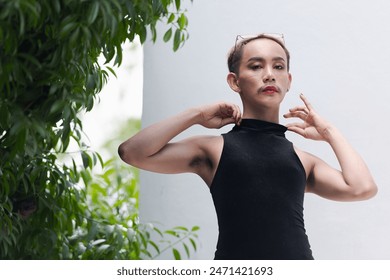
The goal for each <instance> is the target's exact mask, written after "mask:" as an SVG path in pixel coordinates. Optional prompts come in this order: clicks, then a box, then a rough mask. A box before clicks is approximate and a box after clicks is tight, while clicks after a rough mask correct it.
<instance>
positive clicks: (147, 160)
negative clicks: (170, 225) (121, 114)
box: [118, 103, 241, 173]
mask: <svg viewBox="0 0 390 280" xmlns="http://www.w3.org/2000/svg"><path fill="white" fill-rule="evenodd" d="M240 118H241V113H240V110H239V108H238V106H236V105H233V104H228V103H217V104H212V105H206V106H202V107H198V108H191V109H188V110H186V111H184V112H182V113H180V114H178V115H176V116H173V117H170V118H168V119H166V120H163V121H160V122H158V123H155V124H153V125H151V126H149V127H147V128H145V129H143V130H141V131H140V132H139V133H137V134H136V135H135V136H133V137H131V138H129V139H128V140H126V141H125V142H123V143H122V144H121V145H120V146H119V149H118V152H119V155H120V157H121V158H122V160H123V161H125V162H126V163H128V164H131V165H133V166H135V167H138V168H141V169H145V170H149V171H153V172H159V173H183V172H195V173H199V172H198V170H199V162H202V161H203V160H204V162H207V151H206V150H205V146H206V145H207V143H208V140H209V138H210V137H209V136H203V137H202V136H200V137H191V138H187V139H184V140H182V141H179V142H171V140H172V139H173V138H174V137H175V136H177V135H178V134H180V133H181V132H183V131H184V130H186V129H188V128H189V127H191V126H192V125H195V124H200V125H203V126H204V127H207V128H220V127H222V126H224V125H227V124H229V123H239V121H240Z"/></svg>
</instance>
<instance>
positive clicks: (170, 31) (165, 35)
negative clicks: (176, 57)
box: [163, 27, 172, 42]
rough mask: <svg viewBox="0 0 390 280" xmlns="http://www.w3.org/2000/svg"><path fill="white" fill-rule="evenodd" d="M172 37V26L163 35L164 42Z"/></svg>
mask: <svg viewBox="0 0 390 280" xmlns="http://www.w3.org/2000/svg"><path fill="white" fill-rule="evenodd" d="M171 37H172V27H171V28H169V29H168V30H167V31H166V32H165V34H164V37H163V40H164V42H168V41H169V40H170V39H171Z"/></svg>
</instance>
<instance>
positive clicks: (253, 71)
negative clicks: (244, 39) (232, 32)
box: [238, 38, 291, 106]
mask: <svg viewBox="0 0 390 280" xmlns="http://www.w3.org/2000/svg"><path fill="white" fill-rule="evenodd" d="M238 84H239V87H240V94H241V97H242V99H243V101H244V102H250V103H253V102H254V103H256V104H259V102H260V104H259V105H264V106H276V105H279V104H280V103H281V102H282V100H283V98H284V96H285V94H286V92H287V91H288V89H289V88H290V84H291V75H290V73H289V72H288V70H287V55H286V53H285V51H284V50H283V48H282V47H281V46H280V45H279V44H278V43H276V42H274V41H272V40H269V39H264V38H263V39H256V40H253V41H251V42H249V43H248V44H246V45H245V46H244V50H243V55H242V59H241V63H240V66H239V75H238Z"/></svg>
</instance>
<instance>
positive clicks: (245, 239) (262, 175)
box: [118, 34, 377, 260]
mask: <svg viewBox="0 0 390 280" xmlns="http://www.w3.org/2000/svg"><path fill="white" fill-rule="evenodd" d="M289 64H290V54H289V52H288V50H287V49H286V47H285V44H284V41H282V38H280V37H276V36H275V35H270V34H260V35H257V36H252V37H249V38H240V36H238V37H237V40H236V44H235V46H234V47H233V48H232V49H231V51H230V53H229V57H228V67H229V73H228V75H227V82H228V84H229V86H230V87H231V89H232V90H233V91H234V92H236V93H238V94H239V96H240V98H241V100H242V108H243V111H242V113H241V110H240V107H239V106H238V105H236V104H231V103H228V102H219V103H215V104H209V105H204V106H200V107H193V108H190V109H187V110H185V111H184V112H181V113H179V114H177V115H175V116H173V117H170V118H168V119H165V120H162V121H160V122H158V123H155V124H153V125H151V126H149V127H147V128H144V129H142V130H141V131H140V132H139V133H137V134H136V135H134V136H133V137H131V138H130V139H128V140H126V141H125V142H123V143H122V144H121V145H120V146H119V148H118V152H119V155H120V157H121V158H122V160H123V161H125V162H126V163H128V164H130V165H133V166H135V167H138V168H141V169H145V170H148V171H152V172H159V173H171V174H174V173H184V172H192V173H195V174H197V175H199V176H200V177H201V178H202V179H203V180H204V182H205V183H206V184H207V186H208V187H209V188H210V192H211V195H212V198H213V202H214V205H215V209H216V214H217V219H218V227H219V236H218V242H217V249H216V252H215V259H270V260H271V259H272V260H273V259H282V260H289V259H299V260H304V259H313V254H312V251H311V247H310V244H309V241H308V237H307V235H306V231H305V225H304V219H303V201H304V194H305V192H308V193H314V194H317V195H319V196H321V197H324V198H327V199H331V200H337V201H357V200H365V199H369V198H371V197H373V196H374V195H375V194H376V192H377V186H376V184H375V182H374V179H373V178H372V176H371V174H370V171H369V169H368V168H367V166H366V164H365V162H364V161H363V159H362V158H361V156H360V155H359V154H358V153H357V152H356V151H355V150H354V149H353V148H352V146H351V145H350V144H349V143H348V141H347V140H346V138H345V137H344V136H343V135H342V134H341V132H340V131H339V130H338V129H337V128H336V127H335V126H334V125H332V124H331V123H329V122H328V121H326V120H325V119H324V118H323V117H321V116H320V115H319V114H318V113H317V112H316V111H315V109H314V108H313V106H312V105H311V104H310V102H309V101H308V99H307V97H305V96H304V95H300V98H301V100H302V101H303V103H302V105H299V106H297V107H295V108H292V109H290V110H289V111H288V112H287V113H286V114H284V115H283V116H284V117H285V118H295V119H297V121H296V122H293V123H290V124H287V125H286V126H284V125H281V124H279V109H280V104H281V102H282V101H283V99H284V97H285V95H286V93H287V92H288V91H289V88H290V85H291V82H292V76H291V73H290V71H289V66H290V65H289ZM228 124H233V125H234V127H233V128H232V130H231V131H229V132H228V133H225V134H222V135H199V136H192V137H189V138H186V139H184V140H181V141H173V140H172V139H173V138H174V137H175V136H177V135H178V134H180V133H181V132H183V131H185V130H186V129H188V128H189V127H191V126H193V125H202V126H204V127H205V128H209V129H218V128H221V127H224V126H226V125H228ZM287 130H288V131H291V132H294V133H297V134H299V135H301V136H303V137H305V138H307V139H312V140H321V141H326V142H327V143H328V144H329V145H330V146H331V148H332V150H333V151H334V154H335V155H336V157H337V159H338V162H339V164H340V167H341V169H340V170H337V169H335V168H333V167H331V166H330V165H328V164H327V163H326V162H324V161H323V160H321V159H320V158H318V157H316V156H314V155H312V154H310V153H308V152H305V151H303V150H301V149H299V148H297V147H295V146H294V145H293V144H292V143H291V142H290V141H289V140H287V139H286V137H285V132H286V131H287Z"/></svg>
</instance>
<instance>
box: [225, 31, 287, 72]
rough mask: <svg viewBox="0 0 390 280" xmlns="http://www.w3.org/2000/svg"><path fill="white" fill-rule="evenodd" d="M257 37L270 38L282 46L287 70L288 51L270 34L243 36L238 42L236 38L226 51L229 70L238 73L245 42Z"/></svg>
mask: <svg viewBox="0 0 390 280" xmlns="http://www.w3.org/2000/svg"><path fill="white" fill-rule="evenodd" d="M238 37H239V36H237V38H238ZM257 39H269V40H272V41H274V42H276V43H278V44H279V45H280V46H281V47H282V48H283V50H284V52H285V53H286V56H287V71H289V70H290V52H289V51H288V50H287V48H286V46H285V45H284V43H283V42H282V41H280V40H279V39H277V38H276V37H274V36H272V35H267V34H259V35H257V36H253V37H250V38H245V39H243V40H241V41H240V42H237V40H236V44H235V45H234V46H233V47H232V48H231V49H230V51H229V53H228V61H227V62H228V68H229V71H230V72H232V73H235V74H237V75H238V74H239V73H238V68H239V65H240V63H241V58H242V53H243V49H244V46H245V45H246V44H248V43H249V42H252V41H254V40H257Z"/></svg>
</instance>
